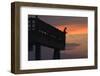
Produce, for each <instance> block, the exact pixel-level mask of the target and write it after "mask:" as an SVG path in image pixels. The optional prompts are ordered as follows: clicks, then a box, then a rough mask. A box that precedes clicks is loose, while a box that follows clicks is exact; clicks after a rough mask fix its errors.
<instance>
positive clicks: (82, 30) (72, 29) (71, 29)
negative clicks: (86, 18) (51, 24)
mask: <svg viewBox="0 0 100 76" xmlns="http://www.w3.org/2000/svg"><path fill="white" fill-rule="evenodd" d="M79 26H80V25H79ZM65 27H67V30H66V31H67V32H68V34H87V31H88V29H87V27H85V26H83V25H82V26H81V27H78V25H59V26H56V28H57V29H59V30H61V31H62V32H63V31H64V28H65Z"/></svg>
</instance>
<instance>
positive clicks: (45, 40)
mask: <svg viewBox="0 0 100 76" xmlns="http://www.w3.org/2000/svg"><path fill="white" fill-rule="evenodd" d="M28 21H29V23H28V48H29V51H30V50H32V46H33V45H35V59H36V60H40V59H41V48H40V46H41V45H43V46H47V47H51V48H54V56H53V58H54V59H60V50H62V49H64V48H65V32H66V29H67V28H66V27H65V29H64V32H61V31H60V30H58V29H56V28H54V27H53V26H51V25H50V24H48V23H45V22H44V21H42V20H41V19H39V18H38V16H35V17H32V16H30V15H29V17H28Z"/></svg>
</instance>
